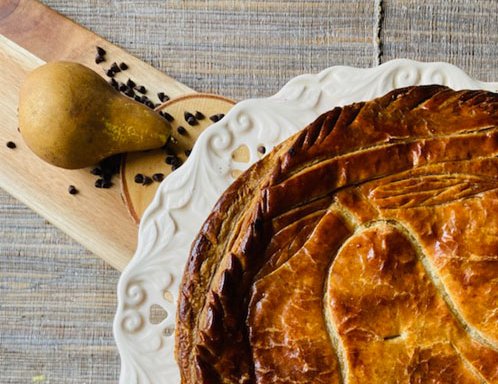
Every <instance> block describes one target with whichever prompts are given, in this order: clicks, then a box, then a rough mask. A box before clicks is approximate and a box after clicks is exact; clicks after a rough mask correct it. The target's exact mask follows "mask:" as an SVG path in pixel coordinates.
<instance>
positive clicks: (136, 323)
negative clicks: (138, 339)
mask: <svg viewBox="0 0 498 384" xmlns="http://www.w3.org/2000/svg"><path fill="white" fill-rule="evenodd" d="M121 324H122V327H123V330H125V331H126V332H128V333H136V332H138V331H140V329H141V328H142V326H143V324H144V318H143V317H142V315H141V314H140V313H138V312H137V311H128V314H127V315H125V317H124V318H123V321H122V322H121Z"/></svg>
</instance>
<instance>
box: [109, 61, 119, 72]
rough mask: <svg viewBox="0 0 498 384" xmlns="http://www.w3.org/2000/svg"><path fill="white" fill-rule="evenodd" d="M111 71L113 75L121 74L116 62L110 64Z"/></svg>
mask: <svg viewBox="0 0 498 384" xmlns="http://www.w3.org/2000/svg"><path fill="white" fill-rule="evenodd" d="M111 69H112V71H113V72H114V73H118V72H121V69H119V67H118V64H117V63H116V62H114V63H112V64H111Z"/></svg>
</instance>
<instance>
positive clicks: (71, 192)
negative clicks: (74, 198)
mask: <svg viewBox="0 0 498 384" xmlns="http://www.w3.org/2000/svg"><path fill="white" fill-rule="evenodd" d="M67 191H68V192H69V194H70V195H76V194H77V193H78V190H77V189H76V187H75V186H74V185H70V186H69V188H68V189H67Z"/></svg>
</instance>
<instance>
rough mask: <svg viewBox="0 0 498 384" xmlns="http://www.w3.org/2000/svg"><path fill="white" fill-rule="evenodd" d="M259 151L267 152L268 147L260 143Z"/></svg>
mask: <svg viewBox="0 0 498 384" xmlns="http://www.w3.org/2000/svg"><path fill="white" fill-rule="evenodd" d="M258 152H259V153H261V154H265V153H266V148H265V146H264V145H260V146H259V147H258Z"/></svg>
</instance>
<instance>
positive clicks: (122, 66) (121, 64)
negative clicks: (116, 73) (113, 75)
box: [119, 63, 128, 71]
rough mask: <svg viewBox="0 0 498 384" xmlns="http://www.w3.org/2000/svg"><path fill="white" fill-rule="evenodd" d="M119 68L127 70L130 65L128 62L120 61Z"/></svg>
mask: <svg viewBox="0 0 498 384" xmlns="http://www.w3.org/2000/svg"><path fill="white" fill-rule="evenodd" d="M119 69H121V70H122V71H126V70H127V69H128V65H127V64H126V63H119Z"/></svg>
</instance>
